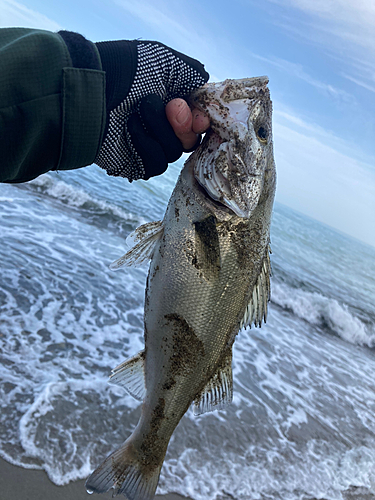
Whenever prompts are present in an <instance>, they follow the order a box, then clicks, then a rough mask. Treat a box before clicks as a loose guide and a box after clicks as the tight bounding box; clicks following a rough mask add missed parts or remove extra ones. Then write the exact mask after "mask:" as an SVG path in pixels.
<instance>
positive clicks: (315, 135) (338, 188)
mask: <svg viewBox="0 0 375 500" xmlns="http://www.w3.org/2000/svg"><path fill="white" fill-rule="evenodd" d="M274 138H275V153H276V163H277V168H278V191H277V197H278V200H279V201H280V202H282V203H284V204H286V205H289V206H291V207H293V208H296V209H297V210H299V211H301V212H304V213H306V214H309V215H310V216H312V217H314V218H316V219H318V220H320V221H322V222H325V223H327V224H329V225H331V226H333V227H336V228H338V229H339V230H341V231H343V232H346V233H350V234H352V235H353V236H355V237H356V238H358V239H360V240H362V241H366V242H367V243H369V244H371V245H375V233H374V231H373V229H372V226H373V224H372V214H373V213H375V169H374V164H375V158H365V157H364V155H363V154H361V152H360V151H356V150H355V148H353V147H352V146H351V145H347V147H346V148H343V142H342V139H340V138H338V137H335V136H334V135H333V134H330V133H329V132H327V131H325V130H323V129H322V128H321V127H319V126H317V125H314V124H311V123H308V122H306V121H304V120H303V119H302V118H300V117H298V116H296V115H295V114H293V113H292V112H285V111H279V112H277V113H275V115H274Z"/></svg>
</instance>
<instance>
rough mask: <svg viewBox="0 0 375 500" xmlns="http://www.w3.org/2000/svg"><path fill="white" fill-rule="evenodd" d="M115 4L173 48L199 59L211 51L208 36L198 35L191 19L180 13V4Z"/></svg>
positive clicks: (129, 1) (129, 0)
mask: <svg viewBox="0 0 375 500" xmlns="http://www.w3.org/2000/svg"><path fill="white" fill-rule="evenodd" d="M115 3H116V4H117V5H118V6H119V7H121V8H123V9H125V10H126V11H127V12H128V13H129V14H131V15H132V16H134V17H136V18H138V19H139V20H140V21H142V22H143V23H144V24H145V25H146V26H149V27H151V28H152V29H153V30H155V31H156V33H157V35H158V36H159V37H160V38H161V40H162V41H164V43H168V44H171V45H173V48H176V49H177V50H180V51H182V52H186V53H187V54H189V55H191V56H192V57H198V58H199V57H200V56H201V55H202V54H205V53H207V52H209V51H210V50H209V49H208V45H210V41H209V39H208V36H204V37H203V36H201V35H200V34H199V33H198V31H197V30H196V29H195V28H194V27H193V26H192V24H191V18H189V17H186V16H184V15H183V12H182V11H181V12H180V9H181V7H180V4H179V3H176V2H168V4H165V3H164V2H160V1H158V2H156V5H155V4H151V3H147V2H144V1H142V2H134V1H133V0H115ZM172 5H173V8H172V7H171V6H172Z"/></svg>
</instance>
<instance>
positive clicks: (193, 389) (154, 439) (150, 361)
mask: <svg viewBox="0 0 375 500" xmlns="http://www.w3.org/2000/svg"><path fill="white" fill-rule="evenodd" d="M267 83H268V79H267V78H266V77H260V78H250V79H243V80H226V81H225V82H222V83H213V84H207V85H206V86H205V87H202V88H201V89H199V90H197V91H195V92H194V94H193V95H192V96H191V104H192V105H193V106H195V107H197V108H199V109H201V110H202V111H204V112H205V113H207V114H208V116H209V118H210V121H211V124H212V126H211V129H210V130H209V131H208V132H207V133H206V135H205V138H204V141H203V143H202V145H201V146H200V147H199V148H198V149H197V150H196V151H195V152H194V153H193V154H192V155H191V156H190V157H189V159H188V160H187V162H186V163H185V166H184V168H183V170H182V172H181V174H180V177H179V179H178V181H177V184H176V187H175V189H174V191H173V193H172V196H171V198H170V200H169V204H168V207H167V210H166V213H165V216H164V219H163V221H158V222H152V223H148V224H145V225H143V226H141V227H139V228H138V229H137V230H136V231H135V232H134V233H133V235H132V238H131V239H132V241H133V243H135V246H134V247H133V248H131V249H130V250H129V252H127V253H126V254H125V255H124V256H123V257H122V258H120V259H119V260H118V261H116V262H115V263H114V264H113V265H112V268H118V267H120V266H122V265H137V264H140V263H142V262H143V261H145V260H147V259H151V263H150V268H149V273H148V278H147V285H146V296H145V312H144V338H145V349H144V351H142V352H140V353H139V354H137V355H136V356H134V357H133V358H131V359H130V360H128V361H125V362H124V363H122V364H121V365H119V366H118V367H117V368H115V369H114V370H113V375H112V382H114V383H118V384H119V385H122V386H123V387H125V389H126V390H127V391H128V392H129V393H130V394H132V395H133V396H134V397H135V398H137V399H139V400H141V401H143V404H142V413H141V417H140V420H139V423H138V425H137V427H136V428H135V430H134V432H133V433H132V434H131V436H130V437H129V438H128V439H127V440H126V441H125V443H124V444H123V445H122V446H121V447H120V448H119V449H118V450H116V451H115V452H114V453H112V454H111V455H110V456H109V457H108V458H107V459H106V460H105V461H104V462H103V463H102V464H101V465H100V466H99V467H98V468H97V469H96V470H95V471H94V472H93V473H92V474H91V476H90V477H89V478H88V480H87V483H86V487H87V490H88V491H89V492H96V493H103V492H106V491H108V490H109V489H110V488H114V490H115V491H114V495H116V494H119V493H123V494H124V495H125V496H126V497H127V498H128V499H129V500H151V499H152V498H153V497H154V494H155V490H156V487H157V483H158V479H159V475H160V470H161V467H162V464H163V461H164V457H165V453H166V451H167V446H168V443H169V440H170V438H171V436H172V433H173V431H174V429H175V428H176V426H177V424H178V423H179V421H180V420H181V418H182V416H183V415H184V413H185V412H186V411H187V409H188V408H189V406H190V405H191V404H192V403H193V405H194V413H195V414H197V415H199V414H201V413H204V412H207V411H212V410H215V409H220V408H221V407H222V406H223V405H225V404H227V403H230V402H231V400H232V393H233V390H232V346H233V342H234V340H235V337H236V335H237V333H238V331H239V330H240V329H241V328H242V327H246V326H251V325H252V324H254V325H255V326H261V324H262V321H265V320H266V317H267V303H268V301H269V298H270V259H269V253H270V249H269V243H270V223H271V215H272V206H273V200H274V195H275V186H276V173H275V162H274V157H273V144H272V123H271V120H272V104H271V100H270V96H269V90H268V88H267Z"/></svg>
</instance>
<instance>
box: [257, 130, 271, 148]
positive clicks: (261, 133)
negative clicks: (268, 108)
mask: <svg viewBox="0 0 375 500" xmlns="http://www.w3.org/2000/svg"><path fill="white" fill-rule="evenodd" d="M257 136H258V139H259V140H260V142H262V143H263V144H266V143H267V138H268V133H267V129H266V128H265V127H259V128H258V130H257Z"/></svg>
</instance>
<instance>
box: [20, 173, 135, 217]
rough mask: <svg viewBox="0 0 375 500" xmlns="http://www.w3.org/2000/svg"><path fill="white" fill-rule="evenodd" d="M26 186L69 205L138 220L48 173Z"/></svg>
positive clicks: (115, 206)
mask: <svg viewBox="0 0 375 500" xmlns="http://www.w3.org/2000/svg"><path fill="white" fill-rule="evenodd" d="M27 188H28V189H32V190H35V191H37V192H38V193H43V194H46V195H48V196H50V197H51V198H54V199H56V200H59V201H60V202H61V203H64V204H66V205H68V206H70V207H74V208H82V209H86V210H89V211H92V212H95V211H99V212H102V213H106V214H109V215H113V216H115V217H116V218H119V219H123V220H125V221H130V222H132V221H135V222H137V223H138V222H139V217H137V216H135V215H134V214H132V213H129V212H126V211H125V210H123V209H122V208H120V207H118V206H117V205H114V204H112V203H108V202H106V201H104V200H100V199H98V198H95V197H93V196H91V195H90V194H88V193H87V192H85V191H83V190H82V189H79V188H77V187H74V186H72V185H71V184H68V183H66V182H64V181H61V180H56V179H54V178H53V177H52V176H50V175H49V174H44V175H41V176H40V177H37V178H36V179H34V180H32V181H30V182H28V183H27Z"/></svg>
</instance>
